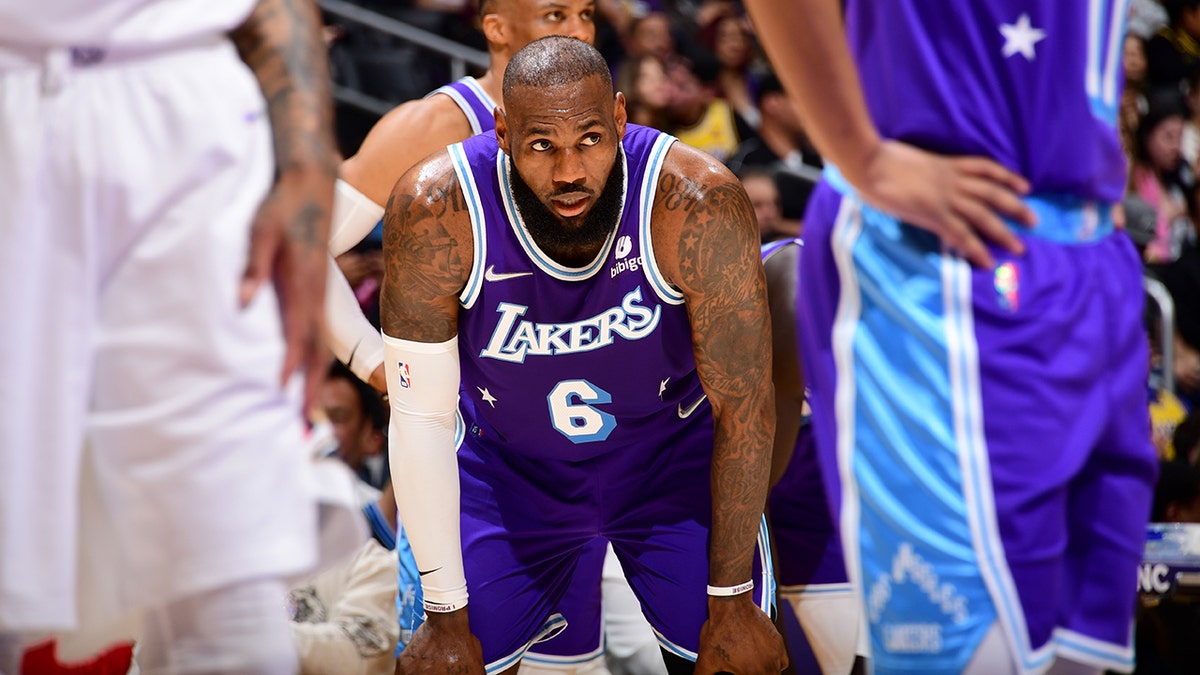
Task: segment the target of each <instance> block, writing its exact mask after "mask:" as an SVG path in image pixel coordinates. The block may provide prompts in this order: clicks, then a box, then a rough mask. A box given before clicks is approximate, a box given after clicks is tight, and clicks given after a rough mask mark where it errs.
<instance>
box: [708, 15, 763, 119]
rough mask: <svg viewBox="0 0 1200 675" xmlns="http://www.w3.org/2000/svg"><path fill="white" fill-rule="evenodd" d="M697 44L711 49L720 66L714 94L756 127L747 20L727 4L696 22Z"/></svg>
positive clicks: (753, 51)
mask: <svg viewBox="0 0 1200 675" xmlns="http://www.w3.org/2000/svg"><path fill="white" fill-rule="evenodd" d="M700 44H701V46H703V47H704V48H705V49H707V50H709V51H711V52H712V53H713V55H714V56H715V57H716V59H717V63H718V64H719V65H720V68H719V69H718V71H717V94H718V95H719V96H720V97H721V98H723V99H725V101H726V102H727V103H729V106H730V107H731V108H733V109H734V111H736V112H737V114H738V115H740V116H741V118H742V119H743V120H745V121H746V123H747V124H749V125H750V126H751V127H753V128H758V125H759V120H760V117H759V113H758V106H757V105H756V102H757V101H756V96H755V90H756V88H757V83H756V82H755V78H754V76H753V74H752V73H751V69H750V66H751V65H752V64H753V63H754V60H755V58H756V57H757V55H758V50H757V47H756V45H755V42H754V37H753V35H752V34H751V32H750V23H749V21H748V20H747V19H746V17H745V15H743V14H742V13H741V11H740V10H738V9H735V8H734V7H727V8H725V9H723V10H722V11H720V12H718V13H716V14H714V15H713V16H712V17H711V18H710V19H709V20H708V22H707V23H704V24H701V25H700Z"/></svg>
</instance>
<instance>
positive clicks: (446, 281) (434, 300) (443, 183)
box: [381, 171, 472, 342]
mask: <svg viewBox="0 0 1200 675" xmlns="http://www.w3.org/2000/svg"><path fill="white" fill-rule="evenodd" d="M424 190H425V193H424V194H418V195H416V196H414V195H412V194H407V193H401V192H400V191H399V190H397V192H394V193H393V194H392V196H391V198H389V199H388V204H387V209H386V211H385V213H384V216H383V253H384V267H385V276H384V284H383V295H382V297H381V319H382V323H383V329H384V332H386V333H387V334H388V335H391V336H394V337H398V338H404V339H406V340H414V341H417V342H443V341H445V340H449V339H450V338H451V337H453V336H454V335H455V334H456V333H457V332H458V298H457V295H458V293H459V291H461V290H462V287H463V284H464V282H465V280H466V276H467V274H468V273H469V272H470V267H469V266H470V261H471V258H472V251H471V246H470V245H471V242H469V241H466V242H460V241H459V240H458V238H457V237H455V236H454V235H453V234H452V233H451V232H450V231H449V230H448V229H447V228H446V226H445V224H444V223H443V222H442V221H443V219H444V218H446V217H448V216H451V215H456V214H460V213H461V212H463V211H465V210H466V203H465V199H464V198H463V196H462V190H460V189H459V188H458V184H457V177H456V176H455V174H454V172H453V171H448V172H447V175H446V176H445V177H443V178H442V179H441V180H439V181H438V182H436V183H435V184H434V185H432V186H429V187H427V188H425V189H424Z"/></svg>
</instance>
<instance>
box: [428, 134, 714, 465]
mask: <svg viewBox="0 0 1200 675" xmlns="http://www.w3.org/2000/svg"><path fill="white" fill-rule="evenodd" d="M673 141H674V138H672V137H670V136H667V135H665V134H662V133H660V132H658V131H655V130H653V129H649V128H645V127H638V126H635V125H629V126H628V130H627V131H626V135H625V138H624V140H623V142H622V144H621V149H620V151H619V152H618V154H617V161H618V163H619V164H621V165H622V166H623V167H624V173H625V184H624V190H623V206H622V208H621V215H620V218H619V222H618V223H617V224H616V227H615V229H614V230H613V232H612V233H611V234H610V235H609V237H608V239H607V240H606V241H605V243H604V245H603V246H602V248H601V250H600V253H599V254H598V255H597V256H596V258H595V259H594V260H593V261H592V262H591V263H589V264H588V265H586V266H585V267H581V268H572V267H566V266H563V265H561V264H559V263H557V262H555V261H554V260H552V259H551V258H550V257H549V256H547V255H546V254H545V253H543V252H542V251H541V250H540V249H539V248H538V245H537V243H536V242H534V241H533V239H532V238H531V237H530V235H529V233H528V231H527V230H526V228H525V226H524V224H523V222H522V220H521V214H520V212H519V211H518V209H517V206H516V204H515V202H514V200H513V197H512V194H511V191H510V178H511V176H512V173H513V171H515V169H514V168H513V166H512V163H511V161H510V160H509V158H508V156H507V155H505V154H504V153H503V152H500V151H499V149H498V148H497V144H496V138H495V136H494V135H493V134H483V135H480V136H475V137H473V138H470V139H468V140H466V141H464V142H462V143H460V144H456V145H454V146H451V147H450V156H451V158H452V160H453V162H454V165H455V171H456V172H457V174H458V179H459V182H460V185H461V186H462V189H463V193H464V195H465V196H466V199H467V202H468V204H469V211H470V216H471V224H472V228H473V232H474V238H475V248H474V252H473V255H474V259H473V262H472V271H471V274H470V277H469V279H468V281H467V285H466V288H465V289H464V290H463V292H462V295H461V296H460V298H459V299H460V302H461V308H460V311H459V325H458V340H459V353H460V356H461V377H462V389H461V392H460V410H461V413H462V416H463V421H464V423H465V426H464V429H465V432H466V435H467V440H468V442H471V443H483V444H490V445H492V447H499V448H503V449H505V450H511V451H514V452H518V453H522V454H524V455H528V456H534V457H548V458H551V457H552V458H557V459H566V460H581V459H586V458H590V457H593V456H596V455H599V454H601V453H604V452H606V451H608V450H609V449H612V448H617V447H629V446H633V445H637V446H639V447H642V446H648V447H661V446H662V445H664V444H667V443H671V442H676V441H679V440H680V439H681V437H682V435H683V434H695V433H701V432H702V433H707V434H708V438H709V440H708V448H707V449H708V450H709V451H711V428H712V417H711V408H710V406H709V405H708V403H707V401H706V400H705V397H704V391H703V389H702V388H701V386H700V381H699V378H698V376H697V374H696V364H695V360H694V358H693V355H692V340H691V326H690V324H689V322H688V317H687V311H686V308H685V307H684V304H683V295H682V294H681V293H680V292H679V290H678V289H676V288H674V287H673V286H671V285H670V284H669V283H668V282H667V281H666V280H664V279H663V277H662V276H661V275H660V274H659V271H658V268H657V265H656V263H655V261H654V251H653V248H652V246H651V240H650V214H651V206H652V204H653V201H654V191H655V187H656V185H657V181H658V174H659V171H660V169H661V167H662V163H663V159H664V157H665V156H666V153H667V150H668V148H669V147H670V145H671V143H672V142H673ZM614 170H615V169H614ZM698 430H702V431H698ZM693 437H694V436H693Z"/></svg>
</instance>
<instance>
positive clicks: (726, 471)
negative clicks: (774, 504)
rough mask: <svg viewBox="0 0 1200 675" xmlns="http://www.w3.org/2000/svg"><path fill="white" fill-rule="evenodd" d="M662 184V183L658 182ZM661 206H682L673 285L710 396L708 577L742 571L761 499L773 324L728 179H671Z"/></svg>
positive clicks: (770, 430) (769, 430)
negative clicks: (684, 296)
mask: <svg viewBox="0 0 1200 675" xmlns="http://www.w3.org/2000/svg"><path fill="white" fill-rule="evenodd" d="M661 187H667V186H666V185H665V184H664V185H662V186H661ZM672 187H673V192H672V193H668V194H667V195H665V199H666V201H665V202H664V204H665V205H667V206H668V208H670V204H672V203H673V201H672V200H673V198H676V197H677V199H675V200H674V201H675V203H679V204H687V205H688V206H686V207H682V208H686V209H687V215H686V216H685V223H684V226H683V228H682V231H681V233H680V238H679V245H678V246H679V248H678V260H679V268H678V274H679V279H678V282H679V285H680V286H681V287H682V288H684V289H690V291H691V293H690V296H691V297H690V299H689V301H688V313H689V317H690V319H691V323H692V335H693V341H694V350H695V353H696V365H697V370H698V372H699V374H700V377H701V380H702V382H703V383H704V388H705V391H706V392H707V393H708V395H709V398H710V399H711V400H712V401H713V411H714V416H715V429H714V431H715V438H714V445H713V468H712V489H713V524H712V533H711V537H710V541H711V542H712V543H711V545H710V551H709V570H710V571H709V574H710V579H711V583H720V584H735V583H741V582H743V581H745V580H746V579H747V578H748V577H749V573H750V565H751V559H752V557H753V550H754V540H755V538H756V535H757V531H758V523H759V518H760V517H761V516H762V512H763V507H764V504H765V501H766V491H767V480H768V477H769V473H770V458H771V448H772V440H773V434H774V399H773V397H772V395H771V391H772V389H771V358H770V355H771V331H770V319H769V312H768V309H767V302H766V282H765V277H764V275H763V271H762V265H761V263H760V262H759V258H758V251H759V247H758V239H757V235H758V232H757V228H756V227H754V222H755V220H754V211H753V208H752V207H751V205H750V202H749V199H748V198H747V197H746V195H745V193H744V192H743V191H742V190H741V188H740V187H739V186H738V185H737V184H736V183H735V182H732V181H722V182H720V183H717V184H713V185H709V186H700V185H698V184H696V183H694V182H689V181H677V182H676V183H675V184H674V185H673V186H672Z"/></svg>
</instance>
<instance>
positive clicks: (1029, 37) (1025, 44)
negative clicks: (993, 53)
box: [1000, 14, 1046, 61]
mask: <svg viewBox="0 0 1200 675" xmlns="http://www.w3.org/2000/svg"><path fill="white" fill-rule="evenodd" d="M1000 33H1001V34H1002V35H1003V36H1004V49H1003V51H1001V53H1002V54H1003V55H1004V58H1006V59H1007V58H1009V57H1011V56H1012V55H1013V54H1020V55H1021V56H1024V57H1025V60H1026V61H1032V60H1034V59H1035V58H1037V52H1035V51H1034V45H1036V44H1037V43H1039V42H1041V41H1042V40H1045V39H1046V31H1044V30H1041V29H1039V28H1034V27H1033V24H1031V23H1030V22H1029V15H1028V14H1022V15H1021V16H1019V17H1017V22H1016V23H1002V24H1000Z"/></svg>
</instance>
